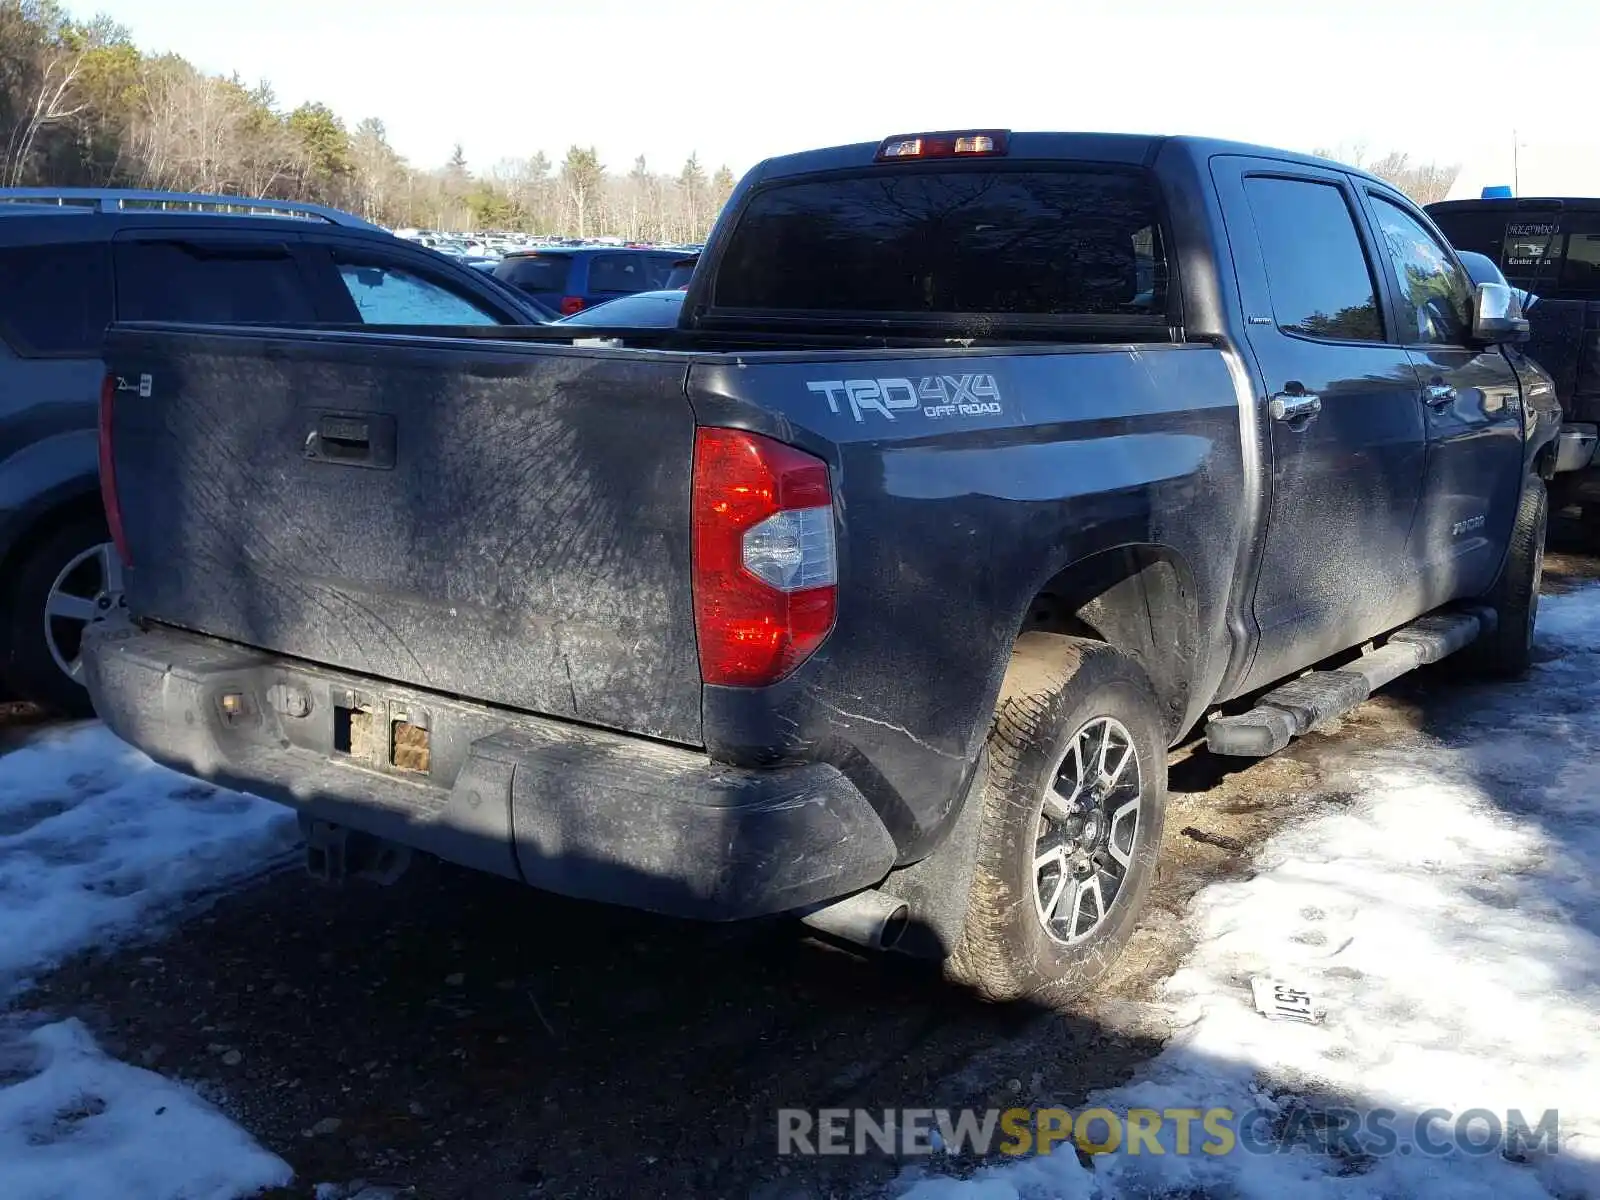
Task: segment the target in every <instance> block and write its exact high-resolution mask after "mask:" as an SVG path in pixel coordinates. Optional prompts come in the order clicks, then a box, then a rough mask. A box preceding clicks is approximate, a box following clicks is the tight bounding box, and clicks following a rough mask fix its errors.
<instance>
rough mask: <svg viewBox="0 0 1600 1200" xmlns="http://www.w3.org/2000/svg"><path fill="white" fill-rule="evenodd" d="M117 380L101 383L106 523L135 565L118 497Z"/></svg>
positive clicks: (121, 555) (102, 491) (111, 377)
mask: <svg viewBox="0 0 1600 1200" xmlns="http://www.w3.org/2000/svg"><path fill="white" fill-rule="evenodd" d="M116 403H117V380H116V376H114V375H107V376H106V377H105V379H104V380H103V381H102V382H101V384H100V503H101V504H102V505H103V506H104V507H105V510H106V526H107V528H109V529H110V530H111V541H112V544H113V545H115V546H116V548H117V557H118V558H120V559H121V560H122V565H123V566H125V567H131V566H132V565H133V556H132V555H131V554H129V553H128V538H127V535H126V534H125V533H123V531H122V503H121V501H119V500H118V499H117V464H116V460H115V459H114V458H113V456H112V453H111V420H112V417H113V416H114V415H115V414H116Z"/></svg>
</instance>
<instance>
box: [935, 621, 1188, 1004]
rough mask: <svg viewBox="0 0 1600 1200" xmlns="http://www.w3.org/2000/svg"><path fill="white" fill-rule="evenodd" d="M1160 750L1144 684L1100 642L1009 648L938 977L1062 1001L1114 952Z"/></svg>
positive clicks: (1139, 864)
mask: <svg viewBox="0 0 1600 1200" xmlns="http://www.w3.org/2000/svg"><path fill="white" fill-rule="evenodd" d="M1166 747H1167V738H1166V734H1165V729H1164V726H1163V723H1162V720H1161V710H1160V707H1159V705H1158V703H1157V701H1156V697H1155V694H1154V692H1153V691H1152V690H1151V687H1150V683H1149V680H1148V679H1147V678H1146V677H1145V675H1144V672H1143V671H1141V670H1140V669H1139V667H1138V666H1137V665H1136V664H1135V663H1134V662H1133V660H1132V659H1130V658H1128V657H1127V656H1126V655H1124V654H1121V653H1119V652H1118V651H1116V650H1113V649H1112V648H1111V647H1109V646H1107V645H1105V644H1104V643H1101V642H1093V641H1086V640H1083V639H1080V638H1071V637H1064V636H1061V635H1059V634H1048V633H1027V634H1023V635H1022V637H1021V638H1019V639H1018V640H1017V645H1016V648H1015V650H1014V651H1013V653H1012V657H1011V665H1010V667H1009V668H1008V669H1007V671H1006V677H1005V683H1004V685H1003V686H1002V688H1001V692H1000V700H999V703H998V705H997V706H996V708H995V716H994V725H993V727H992V728H991V730H990V733H989V741H988V752H989V770H988V774H987V779H986V781H985V783H984V786H983V789H982V792H981V794H980V796H979V800H980V802H981V804H982V809H981V815H980V818H979V828H978V834H977V852H976V859H977V861H976V865H975V869H974V871H973V878H972V886H971V890H970V892H969V894H968V897H967V906H966V915H965V920H964V924H963V930H962V934H961V937H960V939H959V941H958V942H957V944H956V947H955V950H954V952H953V953H952V954H951V955H950V957H949V958H948V959H947V960H946V962H945V972H946V975H947V976H948V977H949V978H950V979H952V980H953V981H955V982H958V983H961V984H964V985H965V986H967V987H970V988H972V989H973V990H975V991H976V992H978V993H979V994H980V995H982V996H983V997H985V998H986V999H989V1000H995V1001H1010V1000H1017V999H1021V998H1023V997H1033V998H1036V999H1038V1000H1039V1001H1041V1002H1043V1003H1054V1002H1058V1001H1060V1000H1064V999H1066V998H1067V997H1069V996H1071V995H1074V994H1076V993H1079V992H1082V991H1085V990H1087V989H1089V988H1091V987H1093V986H1094V985H1095V984H1096V983H1097V982H1098V981H1099V980H1100V979H1101V978H1102V977H1103V976H1104V975H1105V974H1106V972H1107V971H1108V970H1109V969H1110V967H1111V965H1112V963H1113V962H1115V960H1116V958H1117V955H1118V954H1119V953H1120V952H1121V950H1122V948H1123V946H1125V945H1126V944H1127V941H1128V938H1129V937H1130V936H1131V935H1132V933H1133V930H1134V928H1135V926H1136V925H1137V923H1138V920H1139V916H1140V913H1141V911H1142V909H1143V908H1144V904H1145V899H1146V897H1147V895H1148V893H1149V890H1150V884H1151V881H1152V879H1153V878H1154V876H1155V865H1156V852H1157V849H1158V847H1159V846H1160V844H1161V827H1162V821H1163V817H1164V809H1165V806H1166V793H1167V761H1166Z"/></svg>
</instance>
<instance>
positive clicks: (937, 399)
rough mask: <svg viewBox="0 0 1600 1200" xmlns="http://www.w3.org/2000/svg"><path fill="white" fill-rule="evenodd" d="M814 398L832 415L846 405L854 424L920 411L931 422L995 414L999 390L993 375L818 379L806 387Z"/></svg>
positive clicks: (892, 418)
mask: <svg viewBox="0 0 1600 1200" xmlns="http://www.w3.org/2000/svg"><path fill="white" fill-rule="evenodd" d="M806 387H807V388H808V389H810V390H811V391H812V392H815V393H816V394H817V395H820V396H825V397H827V400H828V408H829V410H830V411H832V412H840V411H842V410H841V408H840V403H841V401H842V402H843V403H844V404H847V405H849V407H850V415H851V416H853V417H854V418H855V419H856V420H857V421H858V422H860V421H865V420H866V417H865V416H864V415H863V414H865V413H869V412H875V413H877V414H878V415H879V416H882V417H884V418H885V419H887V420H890V421H892V420H894V419H895V416H894V415H895V413H897V412H909V411H911V410H913V409H919V408H920V409H921V410H922V415H923V416H925V417H932V418H935V419H938V418H941V417H954V416H983V415H986V414H991V413H998V412H1000V411H1001V409H1000V388H999V385H998V384H996V383H995V381H994V376H993V375H925V376H923V377H922V378H921V379H918V380H915V381H913V380H910V379H905V378H899V379H821V380H816V381H814V382H811V383H808V384H806Z"/></svg>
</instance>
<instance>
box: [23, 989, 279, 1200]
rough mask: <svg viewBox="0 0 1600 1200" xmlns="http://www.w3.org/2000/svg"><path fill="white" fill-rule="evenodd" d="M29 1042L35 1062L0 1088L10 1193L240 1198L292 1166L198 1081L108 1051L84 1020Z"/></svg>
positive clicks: (86, 1199) (26, 1196)
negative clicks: (205, 1093)
mask: <svg viewBox="0 0 1600 1200" xmlns="http://www.w3.org/2000/svg"><path fill="white" fill-rule="evenodd" d="M24 1045H25V1047H26V1049H27V1050H29V1051H31V1055H30V1056H29V1057H28V1058H26V1059H24V1060H23V1061H21V1062H19V1063H18V1064H17V1065H18V1067H19V1068H21V1069H24V1070H31V1071H33V1072H34V1073H33V1074H31V1075H30V1076H29V1077H27V1078H25V1079H23V1080H22V1082H20V1083H15V1084H12V1085H11V1086H10V1087H6V1088H0V1196H4V1197H6V1200H45V1198H47V1197H48V1198H51V1200H54V1198H56V1197H60V1198H61V1200H157V1198H163V1200H164V1198H168V1197H170V1198H172V1200H179V1198H181V1200H231V1198H232V1197H235V1196H244V1195H250V1194H253V1193H255V1192H258V1191H260V1190H262V1189H263V1188H268V1187H275V1186H282V1185H284V1184H287V1183H288V1182H289V1180H290V1178H291V1177H292V1175H293V1172H291V1171H290V1170H289V1167H288V1165H287V1164H286V1163H285V1162H283V1160H282V1159H280V1158H278V1157H277V1156H276V1155H274V1154H269V1153H267V1151H265V1150H263V1149H261V1147H259V1146H257V1145H256V1144H255V1142H254V1141H252V1140H251V1138H250V1135H249V1134H247V1133H245V1132H244V1130H242V1129H240V1128H239V1127H238V1126H236V1125H234V1124H233V1123H232V1122H231V1121H229V1120H228V1118H227V1117H225V1116H223V1115H222V1114H221V1113H219V1112H218V1111H217V1110H216V1109H214V1108H212V1107H211V1106H210V1105H209V1104H207V1103H206V1102H205V1101H204V1100H202V1099H200V1097H198V1096H197V1095H195V1093H194V1092H192V1091H191V1090H189V1089H188V1088H186V1087H184V1086H183V1085H181V1084H177V1083H174V1082H172V1081H171V1080H170V1079H164V1078H162V1077H161V1076H160V1075H156V1074H154V1073H152V1072H150V1071H144V1070H140V1069H139V1068H138V1067H130V1066H128V1065H127V1064H126V1063H120V1062H117V1061H115V1060H114V1059H111V1058H107V1057H106V1056H105V1055H104V1054H102V1053H101V1052H100V1051H99V1049H98V1048H97V1047H96V1046H95V1043H94V1038H92V1037H91V1036H90V1035H89V1031H88V1030H87V1029H85V1028H84V1027H83V1025H82V1024H80V1023H79V1022H78V1021H76V1020H66V1021H59V1022H57V1023H55V1024H53V1025H45V1026H41V1027H40V1028H37V1029H35V1030H33V1031H32V1032H31V1033H30V1034H28V1036H27V1038H26V1042H25V1043H24ZM21 1048H22V1047H19V1046H18V1045H17V1044H15V1043H14V1044H12V1045H11V1047H10V1048H9V1053H10V1054H11V1055H17V1052H18V1050H19V1049H21ZM18 1057H20V1056H18Z"/></svg>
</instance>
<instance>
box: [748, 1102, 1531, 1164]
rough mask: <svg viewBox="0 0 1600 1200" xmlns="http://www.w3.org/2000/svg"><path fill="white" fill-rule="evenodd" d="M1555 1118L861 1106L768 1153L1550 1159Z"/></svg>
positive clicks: (810, 1114)
mask: <svg viewBox="0 0 1600 1200" xmlns="http://www.w3.org/2000/svg"><path fill="white" fill-rule="evenodd" d="M1560 1143H1561V1137H1560V1114H1559V1113H1558V1112H1557V1111H1556V1110H1555V1109H1545V1110H1544V1111H1543V1112H1541V1113H1538V1114H1537V1115H1536V1116H1535V1117H1533V1118H1532V1119H1530V1118H1529V1117H1527V1116H1525V1115H1524V1113H1523V1112H1522V1111H1521V1110H1520V1109H1515V1108H1513V1109H1508V1110H1506V1111H1504V1112H1496V1111H1494V1110H1491V1109H1487V1108H1471V1109H1465V1110H1463V1111H1461V1112H1455V1111H1452V1110H1450V1109H1445V1108H1434V1109H1428V1110H1427V1111H1425V1112H1421V1113H1400V1112H1397V1111H1396V1110H1394V1109H1389V1108H1374V1109H1354V1108H1337V1107H1332V1108H1316V1109H1312V1108H1310V1107H1294V1106H1290V1107H1288V1108H1286V1109H1282V1110H1278V1109H1265V1108H1258V1109H1250V1110H1248V1111H1245V1112H1236V1111H1235V1110H1234V1109H1231V1108H1206V1109H1201V1108H1167V1109H1154V1108H1135V1109H1130V1110H1129V1111H1128V1112H1127V1113H1125V1114H1123V1113H1115V1112H1112V1111H1111V1110H1110V1109H1108V1108H1086V1109H1083V1110H1081V1111H1080V1112H1077V1113H1073V1112H1071V1111H1069V1110H1067V1109H1064V1108H1008V1109H997V1108H991V1109H971V1108H967V1109H948V1108H900V1109H893V1108H887V1109H877V1110H868V1109H862V1108H855V1109H849V1108H824V1109H803V1108H784V1109H779V1110H778V1153H779V1154H782V1155H813V1154H827V1155H851V1154H862V1155H864V1154H872V1153H880V1154H900V1155H917V1154H945V1153H947V1154H972V1155H977V1156H980V1157H982V1156H986V1155H990V1154H997V1153H998V1154H1008V1155H1017V1156H1020V1155H1026V1154H1050V1153H1052V1152H1053V1151H1055V1150H1056V1149H1058V1148H1062V1147H1070V1148H1073V1149H1076V1150H1081V1151H1083V1152H1084V1153H1086V1154H1111V1153H1115V1152H1117V1151H1119V1150H1120V1151H1122V1152H1124V1153H1127V1154H1177V1155H1189V1154H1207V1155H1213V1156H1218V1157H1220V1156H1223V1155H1227V1154H1232V1153H1234V1152H1235V1151H1238V1152H1242V1153H1245V1154H1283V1153H1286V1152H1289V1151H1292V1150H1296V1149H1307V1150H1313V1151H1316V1152H1318V1153H1323V1154H1333V1153H1347V1154H1352V1155H1360V1156H1366V1157H1375V1158H1381V1157H1384V1156H1386V1155H1391V1154H1401V1155H1410V1154H1422V1155H1427V1156H1432V1157H1443V1156H1445V1155H1449V1154H1466V1155H1488V1154H1504V1155H1506V1156H1508V1157H1517V1156H1521V1155H1525V1154H1530V1153H1534V1152H1543V1153H1547V1154H1555V1153H1559V1151H1560Z"/></svg>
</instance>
